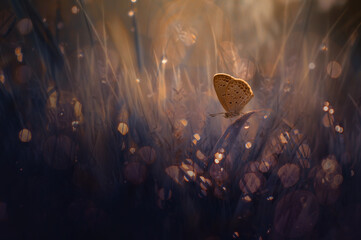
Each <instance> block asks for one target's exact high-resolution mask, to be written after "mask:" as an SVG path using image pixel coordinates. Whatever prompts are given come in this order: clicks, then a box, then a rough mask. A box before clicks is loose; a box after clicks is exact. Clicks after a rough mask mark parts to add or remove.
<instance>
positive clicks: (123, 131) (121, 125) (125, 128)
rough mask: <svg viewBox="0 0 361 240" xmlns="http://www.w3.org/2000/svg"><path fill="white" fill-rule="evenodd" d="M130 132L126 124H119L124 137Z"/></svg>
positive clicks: (119, 129)
mask: <svg viewBox="0 0 361 240" xmlns="http://www.w3.org/2000/svg"><path fill="white" fill-rule="evenodd" d="M128 131H129V128H128V125H127V124H126V123H124V122H121V123H119V125H118V132H120V134H122V135H123V136H124V135H126V134H127V133H128Z"/></svg>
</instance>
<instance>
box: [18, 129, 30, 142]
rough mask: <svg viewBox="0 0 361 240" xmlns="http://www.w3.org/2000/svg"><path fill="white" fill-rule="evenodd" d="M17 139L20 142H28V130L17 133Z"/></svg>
mask: <svg viewBox="0 0 361 240" xmlns="http://www.w3.org/2000/svg"><path fill="white" fill-rule="evenodd" d="M19 139H20V141H21V142H24V143H25V142H30V140H31V132H30V130H29V129H26V128H24V129H22V130H21V131H20V132H19Z"/></svg>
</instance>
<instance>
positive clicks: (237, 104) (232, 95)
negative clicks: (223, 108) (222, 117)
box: [225, 78, 254, 114]
mask: <svg viewBox="0 0 361 240" xmlns="http://www.w3.org/2000/svg"><path fill="white" fill-rule="evenodd" d="M253 96H254V94H253V92H252V89H251V87H250V86H249V85H248V83H247V82H246V81H244V80H242V79H236V78H235V79H233V80H232V81H230V82H229V84H228V85H227V88H226V99H225V100H226V105H227V109H228V112H231V113H236V114H238V113H239V112H240V111H241V110H242V108H244V106H246V104H247V103H248V102H249V101H250V100H251V99H252V97H253Z"/></svg>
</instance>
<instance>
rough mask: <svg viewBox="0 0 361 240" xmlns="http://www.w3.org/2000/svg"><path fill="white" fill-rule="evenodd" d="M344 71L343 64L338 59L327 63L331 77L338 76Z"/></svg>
mask: <svg viewBox="0 0 361 240" xmlns="http://www.w3.org/2000/svg"><path fill="white" fill-rule="evenodd" d="M341 73H342V67H341V64H339V63H338V62H336V61H331V62H329V63H328V64H327V74H328V75H329V76H330V77H331V78H338V77H339V76H340V75H341Z"/></svg>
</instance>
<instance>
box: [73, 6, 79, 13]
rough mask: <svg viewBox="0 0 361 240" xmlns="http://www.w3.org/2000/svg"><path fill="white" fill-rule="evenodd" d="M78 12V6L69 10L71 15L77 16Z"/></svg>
mask: <svg viewBox="0 0 361 240" xmlns="http://www.w3.org/2000/svg"><path fill="white" fill-rule="evenodd" d="M79 11H80V9H79V8H78V6H76V5H74V6H73V7H72V8H71V12H72V13H73V14H78V13H79Z"/></svg>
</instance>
